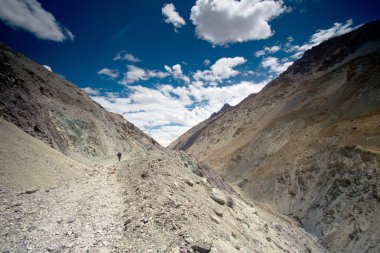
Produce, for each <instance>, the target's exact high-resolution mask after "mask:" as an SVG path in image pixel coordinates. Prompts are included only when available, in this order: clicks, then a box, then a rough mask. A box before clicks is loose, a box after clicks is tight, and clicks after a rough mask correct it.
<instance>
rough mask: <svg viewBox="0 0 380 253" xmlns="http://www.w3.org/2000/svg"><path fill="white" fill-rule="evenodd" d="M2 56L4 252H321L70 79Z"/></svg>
mask: <svg viewBox="0 0 380 253" xmlns="http://www.w3.org/2000/svg"><path fill="white" fill-rule="evenodd" d="M0 57H1V59H2V61H1V62H0V81H1V83H0V85H1V86H0V91H1V93H0V97H1V100H0V103H1V106H2V111H3V116H4V117H1V116H0V161H1V163H0V175H1V177H0V252H99V253H100V252H101V253H108V252H134V253H135V252H170V253H179V252H214V253H216V252H220V253H222V252H327V251H326V250H325V248H324V247H323V246H321V245H320V243H319V242H318V240H317V239H316V238H315V237H313V236H310V235H309V234H308V233H307V232H305V231H304V230H303V229H302V228H300V227H299V226H298V224H297V223H296V222H294V221H292V220H291V219H289V218H288V217H286V216H283V215H281V214H279V213H277V212H276V211H275V210H273V209H272V208H270V207H269V206H267V205H265V204H263V203H260V202H255V201H252V200H250V199H248V198H247V197H245V196H244V194H243V193H241V192H240V190H239V189H234V188H233V187H231V186H230V185H229V184H228V183H226V182H225V181H224V180H223V179H222V178H220V177H219V176H218V175H217V174H216V173H215V172H213V171H212V170H211V169H210V168H209V167H207V166H206V165H204V164H202V163H199V162H198V161H197V160H196V159H194V158H192V157H191V156H189V155H187V154H185V153H182V152H172V151H166V150H164V149H162V148H161V147H160V146H159V145H158V144H156V143H155V142H154V141H153V140H152V139H151V138H149V137H147V136H146V135H144V134H143V133H142V132H141V131H140V130H138V129H136V128H135V127H134V126H133V125H132V124H130V123H128V122H127V121H125V120H124V119H123V118H122V117H121V116H119V115H115V114H112V113H109V112H106V111H105V110H104V109H103V108H101V107H100V106H99V105H98V104H96V103H95V102H93V101H92V100H91V99H90V98H89V97H88V96H87V95H86V94H84V93H83V92H82V91H81V90H79V89H78V88H76V87H75V86H74V85H73V84H70V83H68V82H67V81H65V80H64V79H62V78H61V77H58V76H57V75H55V74H54V73H51V72H48V71H47V70H45V69H44V68H43V67H42V66H40V65H38V64H36V63H34V62H33V61H31V60H29V59H27V58H26V57H24V56H22V55H21V54H19V53H17V52H15V51H13V50H11V49H9V48H7V47H6V46H4V45H2V46H1V51H0ZM120 150H125V152H124V155H123V160H122V161H121V162H118V161H117V159H116V157H115V153H116V152H117V151H120Z"/></svg>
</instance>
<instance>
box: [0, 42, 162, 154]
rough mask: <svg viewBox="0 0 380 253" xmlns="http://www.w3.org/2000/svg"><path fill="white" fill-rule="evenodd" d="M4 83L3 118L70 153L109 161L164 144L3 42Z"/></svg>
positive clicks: (0, 73) (0, 76)
mask: <svg viewBox="0 0 380 253" xmlns="http://www.w3.org/2000/svg"><path fill="white" fill-rule="evenodd" d="M0 82H1V86H0V108H2V114H3V117H4V118H5V119H6V120H8V121H10V122H12V123H14V124H15V125H16V126H18V127H20V128H21V129H23V130H24V131H25V132H27V133H29V134H31V135H32V136H34V137H37V138H38V139H40V140H42V141H44V142H45V143H47V144H48V145H49V146H51V147H53V148H55V149H57V150H59V151H60V152H63V153H64V154H68V155H70V156H71V157H76V158H77V159H82V158H85V159H88V160H94V159H95V160H96V159H100V160H104V159H110V158H113V157H115V154H116V153H118V152H122V153H123V154H125V155H131V154H130V152H131V151H132V152H142V150H146V149H153V148H160V146H159V144H157V143H156V142H155V141H154V140H153V139H152V138H150V137H149V136H147V135H145V134H144V133H143V132H142V131H140V130H139V129H138V128H136V127H135V126H134V125H133V124H132V123H130V122H128V121H126V120H125V119H124V118H123V117H121V116H120V115H117V114H114V113H110V112H107V111H106V110H105V109H104V108H102V107H101V106H100V105H99V104H97V103H95V102H94V101H92V100H91V99H90V97H88V96H87V94H86V93H85V92H84V91H82V90H81V89H79V88H77V87H76V86H75V85H73V84H72V83H70V82H68V81H66V80H65V79H63V78H62V77H60V76H58V75H56V74H54V73H52V72H50V71H48V70H47V69H45V68H44V67H43V66H41V65H39V64H37V63H35V62H33V61H32V60H30V59H28V58H26V57H25V56H23V55H22V54H20V53H18V52H15V51H13V50H12V49H10V48H8V47H7V46H5V45H3V44H1V45H0Z"/></svg>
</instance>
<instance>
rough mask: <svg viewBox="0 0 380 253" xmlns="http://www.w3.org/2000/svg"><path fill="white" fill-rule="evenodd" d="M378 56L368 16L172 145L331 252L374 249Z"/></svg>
mask: <svg viewBox="0 0 380 253" xmlns="http://www.w3.org/2000/svg"><path fill="white" fill-rule="evenodd" d="M379 63H380V21H376V22H372V23H369V24H366V25H364V26H362V27H360V28H358V29H357V30H355V31H353V32H351V33H348V34H345V35H343V36H340V37H337V38H333V39H331V40H328V41H326V42H323V43H322V44H320V45H319V46H316V47H314V48H312V49H311V50H309V51H307V52H305V54H304V56H303V57H302V58H301V59H299V60H297V61H296V62H295V63H294V64H293V65H292V66H291V67H289V69H288V70H287V71H285V72H284V73H283V74H281V75H280V76H279V77H278V78H276V79H275V80H273V81H272V82H270V83H269V84H268V85H267V86H266V87H265V88H264V89H263V90H262V91H261V92H260V93H258V94H255V95H251V96H249V97H247V98H246V99H245V100H244V101H242V102H241V103H240V104H238V105H237V106H235V107H234V108H232V109H231V110H229V111H227V112H225V113H224V114H223V115H221V116H219V117H218V118H217V119H216V120H215V121H214V122H212V123H211V124H208V125H207V126H204V125H202V126H201V127H202V132H201V133H200V134H199V135H197V136H196V138H195V141H193V136H192V135H191V134H192V133H193V130H190V132H189V133H186V134H184V135H183V137H181V139H180V140H178V141H176V143H181V145H180V146H174V147H173V146H172V147H173V148H179V149H184V150H185V151H186V152H188V153H191V154H192V155H194V156H195V157H196V158H198V159H199V160H201V161H203V162H204V163H206V164H208V165H210V167H211V168H213V169H215V170H217V171H218V172H219V173H220V174H222V175H223V176H225V177H226V178H227V179H228V180H229V181H230V182H233V183H234V184H236V185H238V186H239V187H240V188H241V189H242V190H243V191H244V192H246V193H247V194H248V195H249V196H251V197H252V198H253V199H256V200H260V201H263V202H266V203H268V204H270V205H271V206H273V207H274V208H275V209H277V210H279V211H280V212H282V213H283V214H287V215H289V216H290V217H292V218H294V219H295V220H297V221H298V222H299V223H300V224H301V225H302V226H303V227H304V228H305V229H306V230H307V231H309V232H310V233H312V234H314V235H315V236H318V238H319V239H320V240H321V242H322V243H323V244H324V245H325V246H326V248H327V249H328V250H330V251H331V252H378V251H379V245H380V235H379V234H378V233H377V232H375V231H378V230H379V229H380V225H379V224H380V223H379V222H378V221H379V219H380V214H379V212H378V211H377V210H379V209H380V204H379V200H378V197H377V196H378V195H377V189H379V187H380V185H379V176H380V166H379V154H380V152H379V151H380V139H379V136H380V125H379V123H378V122H380V86H379V81H378V80H380V74H379V73H380V64H379ZM198 128H199V127H197V126H196V127H195V128H194V129H198ZM190 140H191V141H190Z"/></svg>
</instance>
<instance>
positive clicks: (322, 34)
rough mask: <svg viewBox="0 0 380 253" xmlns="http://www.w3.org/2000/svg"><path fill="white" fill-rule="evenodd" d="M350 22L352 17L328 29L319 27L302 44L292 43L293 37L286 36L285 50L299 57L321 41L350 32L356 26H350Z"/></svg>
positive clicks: (294, 56) (351, 22)
mask: <svg viewBox="0 0 380 253" xmlns="http://www.w3.org/2000/svg"><path fill="white" fill-rule="evenodd" d="M352 24H353V21H352V19H349V20H347V21H346V23H339V22H336V23H334V25H333V26H332V27H330V28H328V29H319V30H317V31H316V32H315V33H314V34H313V35H311V37H310V39H309V41H308V42H306V43H304V44H303V45H293V44H292V42H293V38H291V37H290V38H288V42H287V43H286V44H285V52H288V53H290V52H293V55H292V57H293V58H299V57H301V56H302V55H303V53H304V52H305V51H306V50H308V49H310V48H312V47H314V46H317V45H319V44H320V43H322V42H323V41H326V40H328V39H331V38H333V37H336V36H339V35H342V34H345V33H348V32H351V31H352V30H354V29H356V28H357V27H352Z"/></svg>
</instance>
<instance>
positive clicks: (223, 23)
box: [190, 0, 286, 45]
mask: <svg viewBox="0 0 380 253" xmlns="http://www.w3.org/2000/svg"><path fill="white" fill-rule="evenodd" d="M285 11H286V7H285V6H284V2H283V1H282V0H280V1H275V0H266V1H262V0H240V1H235V0H197V2H196V3H195V5H194V6H193V7H192V9H191V16H190V19H191V20H192V22H193V24H194V25H195V26H196V28H195V32H196V34H197V36H198V37H199V38H200V39H203V40H206V41H208V42H210V43H212V44H213V45H226V44H230V43H236V42H244V41H249V40H260V39H266V38H269V37H271V36H272V35H273V31H272V29H271V27H270V25H269V21H270V20H272V19H274V18H275V17H277V16H279V15H280V14H281V13H283V12H285Z"/></svg>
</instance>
